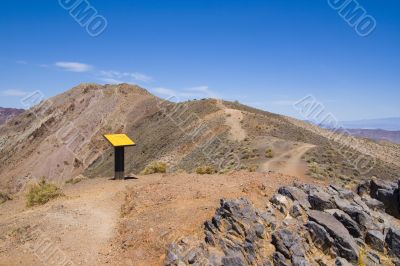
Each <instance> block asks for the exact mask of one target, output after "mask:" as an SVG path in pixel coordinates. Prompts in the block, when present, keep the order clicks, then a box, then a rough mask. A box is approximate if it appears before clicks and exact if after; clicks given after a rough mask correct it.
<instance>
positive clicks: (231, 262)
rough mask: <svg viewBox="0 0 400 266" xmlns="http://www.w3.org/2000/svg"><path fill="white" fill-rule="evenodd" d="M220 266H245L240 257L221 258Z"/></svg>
mask: <svg viewBox="0 0 400 266" xmlns="http://www.w3.org/2000/svg"><path fill="white" fill-rule="evenodd" d="M222 265H224V266H244V265H246V264H245V263H244V261H243V256H242V255H237V256H225V257H223V258H222Z"/></svg>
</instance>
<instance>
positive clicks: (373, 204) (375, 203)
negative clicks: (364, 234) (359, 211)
mask: <svg viewBox="0 0 400 266" xmlns="http://www.w3.org/2000/svg"><path fill="white" fill-rule="evenodd" d="M362 199H363V201H364V202H365V204H366V205H367V206H368V207H369V208H370V209H371V210H374V211H385V204H383V202H381V201H379V200H377V199H373V198H371V197H370V196H369V195H365V196H363V198H362Z"/></svg>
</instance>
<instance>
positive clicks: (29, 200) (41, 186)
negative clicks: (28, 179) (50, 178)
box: [26, 177, 62, 207]
mask: <svg viewBox="0 0 400 266" xmlns="http://www.w3.org/2000/svg"><path fill="white" fill-rule="evenodd" d="M61 195H62V192H61V190H60V188H58V187H57V186H56V185H54V184H51V183H47V182H46V180H45V178H44V177H42V178H41V179H40V181H39V182H38V183H37V184H34V185H32V186H31V187H30V188H29V191H28V193H27V194H26V205H27V206H28V207H32V206H35V205H43V204H46V203H47V202H49V201H50V200H51V199H53V198H56V197H59V196H61Z"/></svg>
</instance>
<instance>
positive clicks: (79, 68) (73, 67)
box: [54, 62, 93, 72]
mask: <svg viewBox="0 0 400 266" xmlns="http://www.w3.org/2000/svg"><path fill="white" fill-rule="evenodd" d="M54 65H55V66H56V67H59V68H61V69H63V70H65V71H70V72H88V71H91V70H92V69H93V67H92V66H91V65H88V64H84V63H79V62H56V63H55V64H54Z"/></svg>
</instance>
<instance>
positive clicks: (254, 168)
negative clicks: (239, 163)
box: [247, 165, 258, 172]
mask: <svg viewBox="0 0 400 266" xmlns="http://www.w3.org/2000/svg"><path fill="white" fill-rule="evenodd" d="M257 169H258V166H257V165H250V166H248V167H247V170H248V171H249V172H255V171H257Z"/></svg>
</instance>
